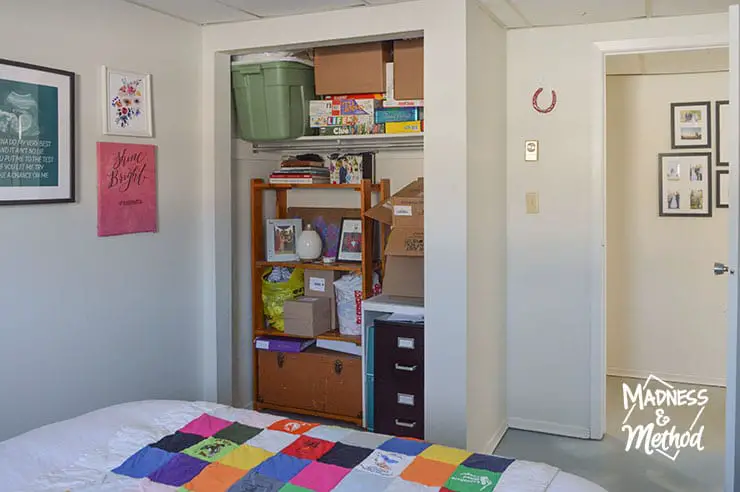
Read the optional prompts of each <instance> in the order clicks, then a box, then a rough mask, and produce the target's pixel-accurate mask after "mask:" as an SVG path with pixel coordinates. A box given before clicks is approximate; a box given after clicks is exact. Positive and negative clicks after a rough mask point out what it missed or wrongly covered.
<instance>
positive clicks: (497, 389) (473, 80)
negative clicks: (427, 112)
mask: <svg viewBox="0 0 740 492" xmlns="http://www.w3.org/2000/svg"><path fill="white" fill-rule="evenodd" d="M467 91H468V92H467V110H468V113H467V122H468V162H467V170H466V173H467V179H468V258H467V261H468V334H467V335H468V341H467V344H468V347H467V350H468V354H467V362H468V364H467V365H468V367H467V372H468V379H467V385H468V387H467V394H468V395H467V397H468V399H467V419H468V442H467V447H468V449H471V450H475V451H480V452H484V453H491V452H493V449H494V448H495V447H496V445H497V444H498V441H499V440H500V439H501V438H502V437H503V435H504V432H505V431H506V237H505V235H504V234H501V231H504V230H506V31H505V30H504V29H503V28H501V27H500V26H499V25H497V24H496V23H495V22H494V21H493V20H492V18H491V17H490V16H489V15H488V14H487V11H486V10H484V9H483V8H482V7H481V6H480V5H479V4H478V3H477V2H476V1H468V2H467Z"/></svg>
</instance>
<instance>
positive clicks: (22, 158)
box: [0, 59, 75, 205]
mask: <svg viewBox="0 0 740 492" xmlns="http://www.w3.org/2000/svg"><path fill="white" fill-rule="evenodd" d="M74 201H75V74H74V73H72V72H67V71H64V70H57V69H54V68H48V67H41V66H37V65H30V64H27V63H21V62H16V61H10V60H2V59H0V205H20V204H32V203H33V204H35V203H65V202H74Z"/></svg>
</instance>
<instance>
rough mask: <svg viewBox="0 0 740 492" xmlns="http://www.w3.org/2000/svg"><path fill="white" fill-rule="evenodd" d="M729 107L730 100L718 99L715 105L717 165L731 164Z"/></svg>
mask: <svg viewBox="0 0 740 492" xmlns="http://www.w3.org/2000/svg"><path fill="white" fill-rule="evenodd" d="M729 108H730V101H717V102H716V103H715V106H714V113H715V116H714V118H715V125H714V127H715V130H714V132H715V133H716V134H717V148H716V149H715V152H716V154H715V155H716V160H717V167H724V166H729V165H730V156H729V150H728V149H727V146H728V145H729V142H730V136H729V135H728V134H727V132H729V131H730V122H729V120H728V118H729V113H728V111H727V110H728V109H729ZM717 190H719V187H717Z"/></svg>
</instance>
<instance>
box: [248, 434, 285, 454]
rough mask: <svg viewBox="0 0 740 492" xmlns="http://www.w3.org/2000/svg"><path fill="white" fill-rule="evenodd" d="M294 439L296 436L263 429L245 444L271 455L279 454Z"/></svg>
mask: <svg viewBox="0 0 740 492" xmlns="http://www.w3.org/2000/svg"><path fill="white" fill-rule="evenodd" d="M296 439H298V435H297V434H288V433H287V432H281V431H274V430H269V429H265V430H263V431H262V432H260V433H259V434H257V435H256V436H254V437H253V438H252V439H250V440H248V441H247V442H246V443H245V444H248V445H249V446H253V447H255V448H262V449H266V450H267V451H270V452H271V453H279V452H280V451H282V450H283V449H285V448H286V447H288V446H290V445H291V444H292V443H293V442H294V441H295V440H296Z"/></svg>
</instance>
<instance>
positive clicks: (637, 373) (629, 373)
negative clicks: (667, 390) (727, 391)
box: [606, 367, 727, 388]
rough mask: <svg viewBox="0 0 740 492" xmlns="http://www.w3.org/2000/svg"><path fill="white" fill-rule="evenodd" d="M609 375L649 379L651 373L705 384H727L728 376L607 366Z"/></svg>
mask: <svg viewBox="0 0 740 492" xmlns="http://www.w3.org/2000/svg"><path fill="white" fill-rule="evenodd" d="M606 374H607V376H617V377H623V378H635V379H647V378H648V376H650V375H651V374H652V375H653V376H655V377H658V378H660V379H662V380H663V381H668V382H671V383H687V384H701V385H704V386H721V387H723V388H724V387H726V386H727V379H726V378H708V377H704V376H689V375H686V374H671V373H665V372H650V371H642V370H635V369H621V368H619V367H607V368H606Z"/></svg>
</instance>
